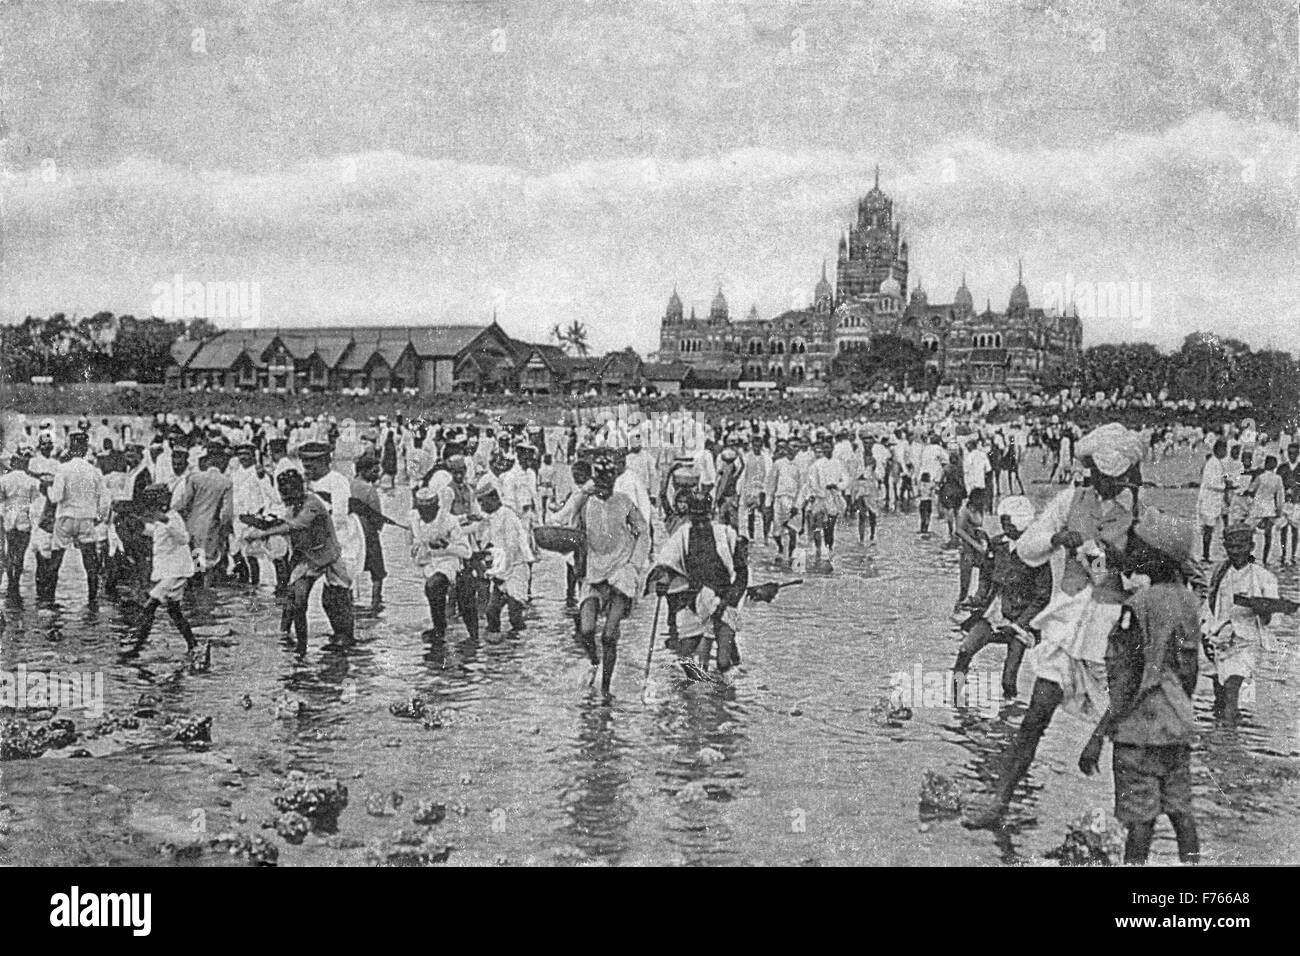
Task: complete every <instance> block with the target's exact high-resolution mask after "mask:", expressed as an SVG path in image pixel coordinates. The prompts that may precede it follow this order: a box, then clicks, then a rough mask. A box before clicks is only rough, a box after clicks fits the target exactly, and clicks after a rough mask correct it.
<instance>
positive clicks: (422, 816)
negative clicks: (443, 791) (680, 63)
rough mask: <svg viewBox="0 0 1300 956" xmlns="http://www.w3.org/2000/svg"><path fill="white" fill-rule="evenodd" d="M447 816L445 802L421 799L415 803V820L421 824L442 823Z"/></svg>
mask: <svg viewBox="0 0 1300 956" xmlns="http://www.w3.org/2000/svg"><path fill="white" fill-rule="evenodd" d="M446 817H447V805H446V804H443V803H434V802H433V801H432V800H421V801H420V802H419V803H417V804H416V805H415V818H414V819H415V822H416V823H418V824H420V825H421V826H426V827H428V826H433V825H434V824H437V823H441V822H442V821H443V820H444V819H446Z"/></svg>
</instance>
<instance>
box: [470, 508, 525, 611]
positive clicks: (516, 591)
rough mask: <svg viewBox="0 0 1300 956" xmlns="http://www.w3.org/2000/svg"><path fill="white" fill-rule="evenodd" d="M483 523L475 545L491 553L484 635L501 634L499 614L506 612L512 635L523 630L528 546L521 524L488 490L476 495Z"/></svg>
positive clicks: (516, 516)
mask: <svg viewBox="0 0 1300 956" xmlns="http://www.w3.org/2000/svg"><path fill="white" fill-rule="evenodd" d="M478 503H479V507H480V508H481V509H482V510H483V514H484V519H483V521H482V523H481V524H480V525H479V531H478V538H479V542H480V543H481V544H482V545H484V546H485V547H486V548H489V549H490V550H491V557H492V561H491V565H490V566H489V567H488V571H487V575H488V579H489V580H490V581H491V582H492V591H491V594H490V595H489V596H488V604H487V609H486V612H485V613H486V615H487V624H488V634H490V635H499V634H500V633H501V611H502V610H503V609H508V610H509V615H510V627H511V630H513V631H515V632H516V633H517V632H519V631H522V630H523V629H524V626H525V625H524V600H525V599H526V597H527V594H528V570H529V560H530V559H531V557H532V546H531V543H530V542H529V541H528V538H527V534H526V533H525V531H524V526H523V522H521V521H520V520H519V516H518V515H517V514H515V513H514V511H513V510H512V509H510V508H507V507H505V506H504V505H502V503H501V493H500V492H499V491H497V489H496V488H494V487H492V486H490V485H489V486H487V487H485V488H483V489H482V490H481V491H479V493H478Z"/></svg>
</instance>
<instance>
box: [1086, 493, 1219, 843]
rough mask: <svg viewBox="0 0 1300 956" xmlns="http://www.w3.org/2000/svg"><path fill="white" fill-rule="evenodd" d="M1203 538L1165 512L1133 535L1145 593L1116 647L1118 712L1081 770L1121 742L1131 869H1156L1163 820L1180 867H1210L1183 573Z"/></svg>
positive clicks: (1130, 551)
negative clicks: (1196, 800) (1199, 807)
mask: <svg viewBox="0 0 1300 956" xmlns="http://www.w3.org/2000/svg"><path fill="white" fill-rule="evenodd" d="M1194 535H1195V528H1194V526H1193V524H1192V522H1190V521H1187V520H1185V519H1182V518H1175V517H1173V516H1169V515H1165V514H1162V513H1161V512H1159V511H1157V509H1155V508H1147V509H1146V510H1144V511H1143V512H1142V516H1141V518H1140V519H1139V520H1138V523H1137V524H1136V525H1134V526H1133V528H1132V530H1131V531H1130V533H1129V544H1128V547H1127V549H1126V554H1125V572H1124V573H1125V579H1126V580H1125V585H1126V586H1132V587H1134V588H1136V593H1134V594H1133V596H1132V597H1131V598H1129V599H1128V601H1126V602H1125V604H1124V608H1123V610H1122V612H1121V613H1120V619H1119V622H1118V623H1117V624H1116V625H1115V628H1114V629H1113V630H1112V631H1111V633H1110V637H1109V639H1108V642H1107V648H1106V677H1107V681H1108V683H1109V685H1110V707H1109V708H1108V709H1107V711H1106V713H1105V714H1103V715H1102V718H1101V721H1100V722H1099V723H1098V724H1097V728H1096V730H1094V731H1093V734H1092V738H1091V739H1090V740H1089V741H1088V744H1087V746H1086V747H1084V750H1083V753H1082V754H1081V755H1080V756H1079V769H1080V770H1082V771H1083V772H1084V773H1085V774H1092V773H1095V772H1096V771H1097V764H1098V762H1099V760H1100V757H1101V747H1102V740H1103V739H1104V738H1106V737H1110V738H1111V740H1112V741H1113V742H1114V747H1115V752H1114V773H1115V817H1116V819H1118V820H1119V821H1120V822H1121V823H1124V824H1127V825H1128V839H1127V841H1126V843H1125V845H1124V862H1125V863H1145V862H1146V860H1147V857H1148V855H1149V854H1150V852H1151V839H1152V836H1153V834H1154V832H1155V824H1156V820H1157V818H1158V817H1159V816H1160V814H1161V813H1163V814H1165V815H1166V816H1168V817H1169V822H1170V823H1171V824H1172V825H1173V828H1174V836H1175V837H1176V839H1177V841H1178V857H1179V859H1180V860H1181V861H1182V862H1184V863H1195V862H1197V861H1198V860H1199V859H1200V842H1199V838H1198V835H1197V832H1196V821H1195V819H1194V818H1193V816H1192V770H1191V760H1192V740H1193V738H1194V737H1195V734H1196V724H1195V720H1194V717H1193V712H1192V701H1191V696H1192V693H1193V692H1194V691H1195V689H1196V677H1197V648H1198V646H1199V643H1200V633H1201V625H1200V600H1199V599H1198V598H1197V597H1196V595H1195V594H1193V593H1192V591H1191V589H1190V588H1188V586H1187V583H1186V581H1185V579H1184V577H1183V570H1182V568H1183V564H1184V562H1186V560H1187V559H1188V558H1189V557H1190V555H1191V553H1192V548H1193V537H1194ZM1143 579H1145V580H1143ZM1147 581H1149V582H1150V584H1149V586H1147V585H1146V582H1147Z"/></svg>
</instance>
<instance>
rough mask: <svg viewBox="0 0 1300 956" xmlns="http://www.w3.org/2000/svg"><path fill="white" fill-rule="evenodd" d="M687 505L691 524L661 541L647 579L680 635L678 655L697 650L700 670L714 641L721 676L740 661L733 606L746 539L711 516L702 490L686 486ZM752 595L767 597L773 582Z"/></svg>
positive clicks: (744, 575) (745, 568)
mask: <svg viewBox="0 0 1300 956" xmlns="http://www.w3.org/2000/svg"><path fill="white" fill-rule="evenodd" d="M686 504H687V509H688V514H689V516H690V523H689V524H685V525H682V527H680V528H678V529H677V530H676V531H675V532H673V534H672V535H671V536H670V537H669V538H668V540H667V541H665V542H664V545H663V547H662V548H661V549H660V552H659V554H658V556H657V558H656V561H655V567H654V569H653V570H652V571H651V572H650V575H649V579H648V581H647V582H646V583H647V586H648V587H649V586H653V587H654V590H655V594H656V595H658V597H659V598H665V597H666V598H668V616H669V620H676V621H677V633H678V635H679V636H678V637H677V638H676V647H675V648H674V650H676V651H677V652H678V653H679V654H681V655H682V656H683V657H690V656H692V655H698V658H699V665H700V669H701V670H703V669H705V668H707V667H708V662H709V657H710V654H711V651H712V645H713V644H714V643H715V642H716V644H717V649H718V671H719V672H720V673H721V674H722V676H723V678H724V680H725V679H727V678H728V676H729V675H728V672H729V671H730V670H731V668H732V667H734V666H735V665H736V664H739V663H740V650H739V648H738V647H737V646H736V622H737V619H736V615H735V613H734V609H735V608H736V607H737V606H738V605H739V604H740V601H741V599H742V598H743V597H744V596H745V592H746V588H747V587H748V584H749V542H748V541H747V540H745V539H744V538H742V537H740V536H739V535H738V534H737V533H736V530H735V529H734V528H732V527H731V526H729V525H725V524H718V523H715V522H714V521H713V520H712V500H711V499H710V497H709V495H708V493H707V492H704V491H700V490H695V491H691V492H690V493H689V496H688V497H687V501H686ZM756 590H758V589H756ZM751 596H752V597H754V599H755V600H763V601H771V600H772V598H773V597H775V596H776V585H774V584H771V585H765V586H764V590H763V591H762V593H756V594H753V595H751ZM710 634H711V635H712V636H711V637H710ZM688 673H689V671H688Z"/></svg>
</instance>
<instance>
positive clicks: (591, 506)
mask: <svg viewBox="0 0 1300 956" xmlns="http://www.w3.org/2000/svg"><path fill="white" fill-rule="evenodd" d="M614 472H615V468H614V464H613V462H611V461H609V460H607V459H604V458H601V459H598V460H597V461H596V463H595V464H594V466H593V467H592V476H591V478H592V484H593V486H594V487H593V490H592V494H591V497H589V498H588V499H587V501H586V503H585V504H583V505H582V512H581V513H582V519H581V520H582V527H583V528H584V530H585V531H586V537H587V560H586V564H587V574H586V578H585V580H584V581H583V584H582V596H581V597H580V598H579V600H578V639H579V640H580V641H581V643H582V646H583V649H584V650H585V651H586V652H587V657H588V659H589V660H590V661H591V668H592V669H591V673H590V675H589V677H588V682H589V683H591V682H594V680H595V677H596V666H597V664H600V665H602V668H601V677H600V689H601V691H602V692H603V693H605V694H606V695H608V694H609V685H610V681H611V680H612V679H613V677H614V662H615V660H617V658H618V629H619V625H620V624H621V623H622V621H623V619H624V618H625V617H627V616H628V614H629V613H631V611H632V604H633V601H634V600H635V596H636V593H637V591H638V590H639V588H640V585H641V580H642V576H643V575H644V574H645V567H646V563H647V561H648V559H649V556H650V529H649V527H648V526H647V525H646V522H645V518H643V517H642V516H641V512H640V511H639V510H638V509H637V506H636V504H635V503H634V502H633V501H632V499H631V498H629V497H627V495H624V494H622V493H621V492H616V491H614V480H615V474H614ZM602 612H604V614H605V629H604V630H603V631H602V632H601V635H600V651H599V654H598V653H597V650H596V627H597V623H598V618H599V616H600V614H601V613H602Z"/></svg>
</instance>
